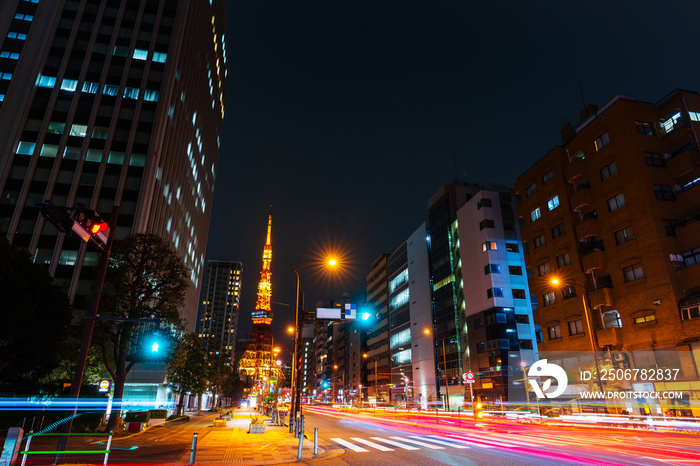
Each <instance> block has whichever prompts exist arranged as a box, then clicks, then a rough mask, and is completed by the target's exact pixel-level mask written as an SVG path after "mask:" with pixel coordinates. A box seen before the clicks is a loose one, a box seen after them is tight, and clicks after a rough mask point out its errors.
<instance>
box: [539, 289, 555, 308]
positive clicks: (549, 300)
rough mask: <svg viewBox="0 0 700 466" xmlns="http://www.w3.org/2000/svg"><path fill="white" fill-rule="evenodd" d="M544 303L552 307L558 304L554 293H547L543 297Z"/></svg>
mask: <svg viewBox="0 0 700 466" xmlns="http://www.w3.org/2000/svg"><path fill="white" fill-rule="evenodd" d="M542 301H543V302H544V305H545V306H550V305H552V304H554V303H555V302H556V299H555V297H554V291H550V292H549V293H545V294H544V295H542Z"/></svg>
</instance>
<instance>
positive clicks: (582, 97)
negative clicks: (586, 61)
mask: <svg viewBox="0 0 700 466" xmlns="http://www.w3.org/2000/svg"><path fill="white" fill-rule="evenodd" d="M578 90H579V91H580V92H581V100H582V101H583V108H586V97H585V96H584V95H583V86H581V81H579V82H578Z"/></svg>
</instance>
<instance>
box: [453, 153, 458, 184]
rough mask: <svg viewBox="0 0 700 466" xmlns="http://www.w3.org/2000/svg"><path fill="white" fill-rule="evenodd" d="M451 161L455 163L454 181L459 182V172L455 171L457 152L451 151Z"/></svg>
mask: <svg viewBox="0 0 700 466" xmlns="http://www.w3.org/2000/svg"><path fill="white" fill-rule="evenodd" d="M452 160H453V161H454V163H455V180H457V181H459V172H458V171H457V151H455V150H454V149H452Z"/></svg>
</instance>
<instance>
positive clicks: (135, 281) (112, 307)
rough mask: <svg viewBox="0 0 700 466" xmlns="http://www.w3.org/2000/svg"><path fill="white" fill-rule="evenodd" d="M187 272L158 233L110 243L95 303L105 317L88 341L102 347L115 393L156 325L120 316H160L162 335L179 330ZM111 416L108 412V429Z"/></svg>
mask: <svg viewBox="0 0 700 466" xmlns="http://www.w3.org/2000/svg"><path fill="white" fill-rule="evenodd" d="M188 273H189V272H188V270H187V267H185V265H184V264H183V262H182V259H180V257H179V256H178V255H177V254H176V253H175V251H173V250H172V249H171V247H170V245H169V243H168V242H167V241H166V240H164V239H162V238H160V237H159V236H156V235H151V234H134V235H130V236H127V237H126V238H124V239H123V240H121V241H116V242H115V243H114V244H113V246H112V251H111V256H110V261H109V268H108V271H107V276H106V279H105V286H104V292H103V295H102V299H101V302H100V307H99V314H100V315H101V316H102V317H106V319H104V320H99V319H98V321H97V322H98V323H97V325H96V327H95V330H96V335H95V337H94V338H93V341H94V342H95V344H96V345H98V346H99V347H100V348H101V349H102V358H103V361H104V365H105V368H106V369H107V371H108V372H109V373H110V374H111V376H112V378H113V380H114V397H115V398H121V397H122V395H123V394H124V382H125V380H126V377H127V374H128V373H129V371H130V370H131V369H132V368H133V367H134V365H135V364H137V363H139V362H142V361H144V360H146V359H147V357H148V353H147V352H146V351H144V348H143V344H144V339H145V338H146V337H147V336H148V334H149V333H150V332H153V331H154V330H155V327H156V326H157V325H155V324H153V323H144V322H138V321H124V320H123V319H143V320H159V321H160V324H159V325H158V327H160V330H159V332H160V333H161V335H162V336H166V337H167V336H168V335H172V334H177V333H179V332H180V331H181V328H182V326H183V321H182V318H181V317H180V307H181V306H182V304H183V303H184V300H185V292H186V291H187V287H188V285H189V282H188V280H187V277H188ZM109 318H112V319H122V320H109ZM116 418H117V416H114V415H112V416H110V425H108V426H107V427H108V429H110V428H113V427H114V425H113V420H115V419H116Z"/></svg>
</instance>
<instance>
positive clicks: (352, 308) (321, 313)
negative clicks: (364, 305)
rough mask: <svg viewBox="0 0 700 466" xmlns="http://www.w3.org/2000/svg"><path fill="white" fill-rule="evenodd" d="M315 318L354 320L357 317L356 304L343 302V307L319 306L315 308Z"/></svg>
mask: <svg viewBox="0 0 700 466" xmlns="http://www.w3.org/2000/svg"><path fill="white" fill-rule="evenodd" d="M316 318H317V319H336V320H342V319H347V320H355V319H357V305H355V304H344V305H343V307H342V308H341V307H330V308H329V307H319V308H316Z"/></svg>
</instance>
